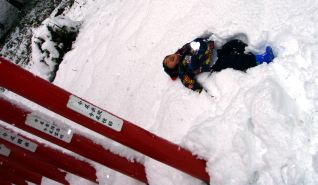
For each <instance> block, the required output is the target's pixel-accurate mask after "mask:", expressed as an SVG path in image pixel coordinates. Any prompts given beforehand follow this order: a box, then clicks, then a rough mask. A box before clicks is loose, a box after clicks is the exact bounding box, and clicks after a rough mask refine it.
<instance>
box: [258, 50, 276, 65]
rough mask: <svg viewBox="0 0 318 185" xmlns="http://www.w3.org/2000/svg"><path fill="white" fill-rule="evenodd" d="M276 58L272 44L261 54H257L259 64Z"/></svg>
mask: <svg viewBox="0 0 318 185" xmlns="http://www.w3.org/2000/svg"><path fill="white" fill-rule="evenodd" d="M274 58H275V56H274V53H273V50H272V48H271V47H270V46H267V47H266V50H265V53H263V54H260V55H255V59H256V62H257V63H258V64H262V63H264V62H266V63H270V62H272V61H273V59H274Z"/></svg>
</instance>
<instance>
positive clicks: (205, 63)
mask: <svg viewBox="0 0 318 185" xmlns="http://www.w3.org/2000/svg"><path fill="white" fill-rule="evenodd" d="M194 42H198V43H200V47H199V48H198V50H193V48H192V47H191V43H194ZM213 48H214V42H213V41H207V40H205V39H202V38H198V39H195V40H194V41H192V42H190V43H187V44H185V45H184V46H183V47H182V48H181V49H179V50H178V51H177V52H176V54H179V55H180V56H181V58H180V61H179V78H180V79H181V82H182V83H183V85H184V86H186V87H187V88H189V89H192V90H193V91H197V92H201V91H202V89H203V88H202V86H201V84H199V83H198V82H197V81H196V79H195V76H196V75H197V74H199V73H201V72H207V71H210V68H211V67H210V66H211V61H212V53H213V51H212V50H213Z"/></svg>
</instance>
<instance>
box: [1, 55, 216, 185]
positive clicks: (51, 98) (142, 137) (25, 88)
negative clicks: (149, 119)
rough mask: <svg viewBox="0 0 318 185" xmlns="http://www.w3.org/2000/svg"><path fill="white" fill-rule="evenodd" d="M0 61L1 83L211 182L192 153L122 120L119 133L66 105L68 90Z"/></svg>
mask: <svg viewBox="0 0 318 185" xmlns="http://www.w3.org/2000/svg"><path fill="white" fill-rule="evenodd" d="M0 62H1V63H0V86H3V87H5V88H7V89H9V90H11V91H13V92H15V93H17V94H19V95H21V96H24V97H25V98H27V99H29V100H31V101H34V102H36V103H38V104H40V105H42V106H44V107H46V108H48V109H50V110H52V111H54V112H56V113H58V114H60V115H62V116H64V117H66V118H68V119H70V120H73V121H74V122H76V123H79V124H81V125H83V126H85V127H87V128H89V129H91V130H93V131H95V132H98V133H100V134H102V135H104V136H106V137H109V138H111V139H113V140H115V141H117V142H119V143H122V144H123V145H126V146H128V147H130V148H132V149H134V150H137V151H139V152H141V153H143V154H145V155H147V156H149V157H151V158H153V159H156V160H158V161H161V162H163V163H165V164H167V165H170V166H172V167H174V168H176V169H179V170H181V171H183V172H185V173H187V174H189V175H192V176H194V177H196V178H199V179H201V180H203V181H205V182H209V181H210V177H209V175H208V173H207V172H206V170H205V169H206V161H204V160H200V159H197V158H196V157H195V156H193V155H192V153H191V152H189V151H187V150H185V149H183V148H182V147H180V146H178V145H176V144H173V143H171V142H169V141H167V140H165V139H162V138H160V137H158V136H156V135H154V134H152V133H150V132H149V131H147V130H145V129H142V128H140V127H138V126H136V125H134V124H132V123H130V122H129V121H126V120H124V125H123V128H122V130H121V131H120V132H117V131H114V130H113V129H110V128H108V127H106V126H104V125H102V124H100V123H97V122H96V121H94V120H92V119H89V118H87V117H85V116H83V115H81V114H79V113H76V112H75V111H73V110H71V109H69V108H67V107H66V104H67V102H68V100H69V97H70V95H71V93H69V92H67V91H65V90H63V89H61V88H59V87H57V86H55V85H53V84H50V83H48V82H47V81H45V80H43V79H41V78H39V77H37V76H34V75H33V74H32V73H30V72H28V71H26V70H24V69H22V68H19V67H17V66H16V65H15V64H12V63H10V62H9V61H7V60H5V59H3V58H0ZM145 114H146V112H145Z"/></svg>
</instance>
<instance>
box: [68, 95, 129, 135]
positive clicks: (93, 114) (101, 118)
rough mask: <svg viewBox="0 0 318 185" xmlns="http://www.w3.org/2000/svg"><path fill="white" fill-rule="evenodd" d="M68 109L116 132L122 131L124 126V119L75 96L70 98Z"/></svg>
mask: <svg viewBox="0 0 318 185" xmlns="http://www.w3.org/2000/svg"><path fill="white" fill-rule="evenodd" d="M67 107H68V108H69V109H72V110H74V111H76V112H78V113H80V114H82V115H84V116H86V117H88V118H91V119H92V120H94V121H97V122H99V123H101V124H103V125H105V126H107V127H109V128H111V129H113V130H116V131H117V132H120V131H121V129H122V127H123V124H124V121H123V120H122V119H119V118H117V117H115V116H113V115H111V114H109V113H108V112H106V111H104V110H102V109H100V108H98V107H96V106H94V105H92V104H90V103H88V102H86V101H84V100H82V99H80V98H78V97H76V96H74V95H71V96H70V99H69V100H68V102H67Z"/></svg>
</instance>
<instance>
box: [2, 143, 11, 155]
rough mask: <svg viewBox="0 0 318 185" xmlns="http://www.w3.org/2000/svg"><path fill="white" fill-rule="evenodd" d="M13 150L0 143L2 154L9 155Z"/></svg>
mask: <svg viewBox="0 0 318 185" xmlns="http://www.w3.org/2000/svg"><path fill="white" fill-rule="evenodd" d="M10 152H11V150H10V149H9V148H7V147H6V146H5V145H4V144H0V155H3V156H6V157H9V155H10Z"/></svg>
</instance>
